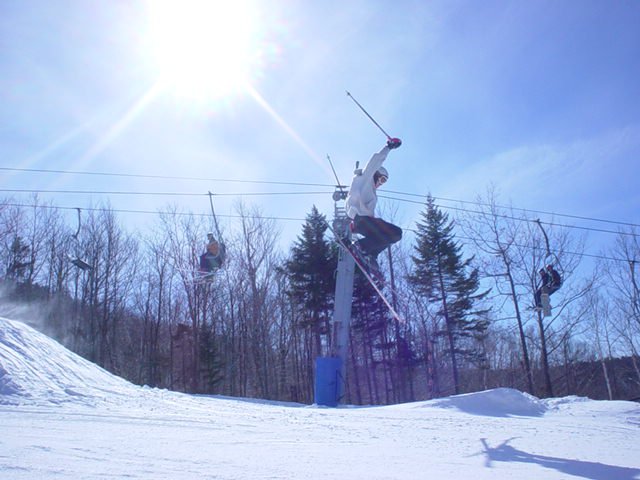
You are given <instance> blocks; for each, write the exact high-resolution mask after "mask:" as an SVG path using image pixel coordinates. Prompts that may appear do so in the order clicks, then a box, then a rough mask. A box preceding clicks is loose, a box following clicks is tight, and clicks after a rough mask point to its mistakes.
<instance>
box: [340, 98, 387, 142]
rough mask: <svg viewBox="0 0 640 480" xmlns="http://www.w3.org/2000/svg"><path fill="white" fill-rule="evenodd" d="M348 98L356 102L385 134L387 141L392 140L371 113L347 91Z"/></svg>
mask: <svg viewBox="0 0 640 480" xmlns="http://www.w3.org/2000/svg"><path fill="white" fill-rule="evenodd" d="M347 96H349V97H350V98H351V100H353V101H354V103H355V104H356V105H357V106H358V107H360V110H362V111H363V112H364V114H365V115H366V116H367V117H369V120H371V121H372V122H373V124H374V125H375V126H376V127H378V128H379V129H380V131H381V132H382V133H384V134H385V136H386V137H387V139H388V140H391V137H390V136H389V134H388V133H387V132H385V131H384V129H383V128H382V127H381V126H380V125H379V124H378V122H376V121H375V120H374V119H373V117H372V116H371V115H369V112H367V111H366V110H365V109H364V107H363V106H362V105H360V103H358V101H357V100H356V99H355V98H353V95H351V94H350V93H349V92H348V91H347Z"/></svg>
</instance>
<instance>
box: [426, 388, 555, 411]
mask: <svg viewBox="0 0 640 480" xmlns="http://www.w3.org/2000/svg"><path fill="white" fill-rule="evenodd" d="M426 405H428V406H430V407H440V408H455V409H457V410H460V411H462V412H465V413H470V414H473V415H484V416H489V417H540V416H542V415H544V413H545V412H546V410H547V408H546V407H545V404H544V402H542V401H541V400H539V399H538V398H536V397H534V396H533V395H529V394H527V393H523V392H520V391H518V390H514V389H512V388H495V389H493V390H485V391H484V392H476V393H467V394H464V395H455V396H452V397H447V398H443V399H438V400H431V401H429V402H426V403H425V406H426Z"/></svg>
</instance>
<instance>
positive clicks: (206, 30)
mask: <svg viewBox="0 0 640 480" xmlns="http://www.w3.org/2000/svg"><path fill="white" fill-rule="evenodd" d="M149 13H150V31H149V34H150V40H151V45H152V49H153V56H154V60H155V64H156V68H157V69H158V71H159V74H160V80H161V82H162V84H163V85H165V86H166V87H168V88H171V89H173V90H174V91H175V92H176V93H178V94H180V95H183V96H187V97H193V98H221V97H224V96H227V95H230V94H233V93H237V92H238V91H240V90H241V89H243V88H244V86H245V85H246V83H247V81H248V80H249V79H250V76H251V74H252V70H253V69H255V68H258V65H257V63H258V60H259V35H258V34H259V32H258V25H257V21H256V13H255V11H254V9H253V8H252V7H251V5H250V4H249V3H247V2H246V1H243V0H150V1H149Z"/></svg>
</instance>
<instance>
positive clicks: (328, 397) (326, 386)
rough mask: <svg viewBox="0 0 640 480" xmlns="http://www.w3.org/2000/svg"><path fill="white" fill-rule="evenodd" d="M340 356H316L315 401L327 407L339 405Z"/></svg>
mask: <svg viewBox="0 0 640 480" xmlns="http://www.w3.org/2000/svg"><path fill="white" fill-rule="evenodd" d="M341 370H342V359H341V358H340V357H318V358H316V390H315V403H316V405H323V406H326V407H337V406H338V403H339V400H340V371H341Z"/></svg>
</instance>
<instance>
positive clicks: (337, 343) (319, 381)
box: [315, 187, 355, 407]
mask: <svg viewBox="0 0 640 480" xmlns="http://www.w3.org/2000/svg"><path fill="white" fill-rule="evenodd" d="M346 198H347V192H346V191H345V190H344V189H342V188H340V187H338V188H336V191H335V192H334V193H333V200H334V202H335V208H334V217H333V231H334V233H335V234H336V235H343V238H349V237H350V235H351V232H350V229H349V224H350V223H351V219H350V218H349V217H348V216H347V212H346V210H345V207H344V204H342V205H339V203H338V202H343V201H344V200H345V199H346ZM354 271H355V261H354V260H353V257H352V256H351V255H349V254H348V253H347V252H346V251H345V250H344V248H340V249H339V253H338V269H337V276H336V290H335V301H334V306H333V322H332V324H333V332H332V334H333V338H332V342H331V344H332V350H331V356H329V357H318V358H317V359H316V391H315V403H316V404H318V405H325V406H330V407H335V406H337V405H338V403H340V402H341V400H342V399H343V397H344V394H345V387H346V384H345V381H346V365H347V358H348V354H349V331H350V328H351V301H352V298H353V276H354Z"/></svg>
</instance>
